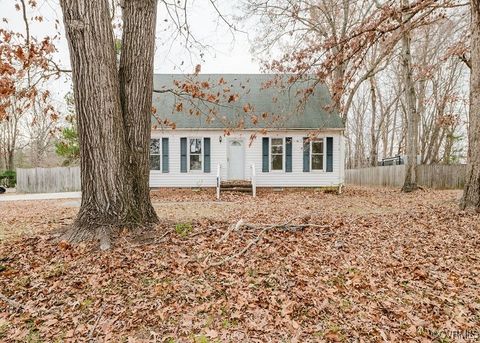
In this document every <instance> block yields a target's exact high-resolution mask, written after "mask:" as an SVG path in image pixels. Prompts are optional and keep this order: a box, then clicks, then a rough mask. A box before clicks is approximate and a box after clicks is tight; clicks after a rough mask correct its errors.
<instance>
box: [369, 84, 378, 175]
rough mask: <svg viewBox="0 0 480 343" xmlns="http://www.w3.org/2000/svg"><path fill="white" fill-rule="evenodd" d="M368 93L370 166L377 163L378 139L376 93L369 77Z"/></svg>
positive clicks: (374, 165)
mask: <svg viewBox="0 0 480 343" xmlns="http://www.w3.org/2000/svg"><path fill="white" fill-rule="evenodd" d="M370 95H371V101H372V118H371V125H370V139H371V142H370V144H371V145H370V166H372V167H376V166H377V165H378V139H377V129H376V119H377V94H376V92H375V80H374V78H373V77H371V78H370Z"/></svg>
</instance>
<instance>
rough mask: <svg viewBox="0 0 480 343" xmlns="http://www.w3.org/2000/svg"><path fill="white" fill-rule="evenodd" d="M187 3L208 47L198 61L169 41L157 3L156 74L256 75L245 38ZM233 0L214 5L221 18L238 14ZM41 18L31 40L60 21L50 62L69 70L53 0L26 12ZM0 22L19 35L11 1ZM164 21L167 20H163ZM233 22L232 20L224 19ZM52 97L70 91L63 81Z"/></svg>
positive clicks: (205, 4)
mask: <svg viewBox="0 0 480 343" xmlns="http://www.w3.org/2000/svg"><path fill="white" fill-rule="evenodd" d="M189 3H190V11H189V12H188V16H189V25H190V28H191V32H192V34H193V35H194V36H195V37H196V38H197V39H198V40H199V41H200V42H201V43H202V44H204V45H207V46H209V47H208V48H207V49H204V50H202V52H203V53H204V55H203V58H202V57H201V56H200V51H199V50H198V49H189V50H187V49H185V47H184V40H183V39H176V40H173V39H172V34H173V32H174V30H172V28H171V23H170V20H169V18H168V16H167V13H166V11H165V8H164V7H162V6H161V4H159V7H158V18H157V40H156V54H155V73H191V72H193V70H194V67H195V65H197V64H201V65H202V73H237V74H238V73H241V74H246V73H258V72H259V64H258V63H257V62H255V61H253V56H252V55H251V54H250V42H249V38H251V37H247V35H246V34H245V33H240V32H237V33H236V34H235V35H232V32H231V30H230V29H229V28H228V26H227V25H226V24H224V23H223V22H222V21H221V19H220V18H219V16H218V14H217V13H216V12H215V10H214V8H213V7H212V6H211V4H210V2H209V1H208V0H193V1H191V2H189ZM237 3H238V2H237V1H235V0H229V1H221V2H219V6H220V10H221V11H222V13H225V15H226V16H227V17H228V18H230V17H231V16H232V15H235V14H236V13H237V10H236V8H235V4H237ZM38 15H40V16H42V17H43V19H44V20H43V22H41V23H37V22H32V24H31V32H32V35H33V36H36V37H37V38H38V39H42V38H43V37H45V36H54V35H55V34H56V33H57V31H56V29H55V20H56V19H58V20H59V22H60V27H59V29H60V40H58V41H56V43H55V45H56V47H57V49H58V53H56V55H55V60H56V61H58V62H59V65H61V66H63V67H65V68H69V64H70V62H69V57H68V46H67V42H66V39H65V34H64V30H63V19H62V12H61V9H60V5H59V2H58V0H38V5H37V8H36V9H35V10H31V9H30V10H29V13H28V16H29V17H34V16H38ZM0 17H1V18H7V20H8V24H5V23H3V22H2V23H1V24H0V25H1V27H5V26H6V27H7V28H10V29H13V30H15V31H20V32H24V24H23V21H22V16H21V12H19V11H17V10H15V1H13V0H0ZM165 19H167V21H165ZM229 21H231V22H232V23H233V22H234V21H233V20H229ZM49 88H52V89H53V90H54V92H55V93H56V96H55V99H56V100H57V101H59V102H61V101H62V99H63V94H64V93H65V92H66V91H68V90H69V89H70V82H69V80H68V79H63V78H62V79H61V80H57V81H55V82H53V84H51V85H49Z"/></svg>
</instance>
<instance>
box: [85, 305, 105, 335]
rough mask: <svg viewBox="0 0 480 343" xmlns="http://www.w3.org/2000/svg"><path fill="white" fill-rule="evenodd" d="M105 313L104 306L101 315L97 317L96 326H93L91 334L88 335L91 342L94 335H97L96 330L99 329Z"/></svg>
mask: <svg viewBox="0 0 480 343" xmlns="http://www.w3.org/2000/svg"><path fill="white" fill-rule="evenodd" d="M103 311H105V306H102V308H101V309H100V313H99V314H98V316H97V320H96V321H95V324H94V325H93V327H92V329H91V330H90V333H89V334H88V341H89V342H91V341H92V340H93V335H94V334H95V330H96V329H97V326H98V324H99V323H100V319H101V318H102V315H103Z"/></svg>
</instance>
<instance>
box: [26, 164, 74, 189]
mask: <svg viewBox="0 0 480 343" xmlns="http://www.w3.org/2000/svg"><path fill="white" fill-rule="evenodd" d="M16 188H17V192H22V193H55V192H77V191H80V167H58V168H32V169H17V187H16Z"/></svg>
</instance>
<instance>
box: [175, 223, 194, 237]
mask: <svg viewBox="0 0 480 343" xmlns="http://www.w3.org/2000/svg"><path fill="white" fill-rule="evenodd" d="M192 230H193V226H192V224H190V223H178V224H175V232H176V233H177V235H179V236H180V237H187V236H188V235H189V234H190V232H192Z"/></svg>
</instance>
